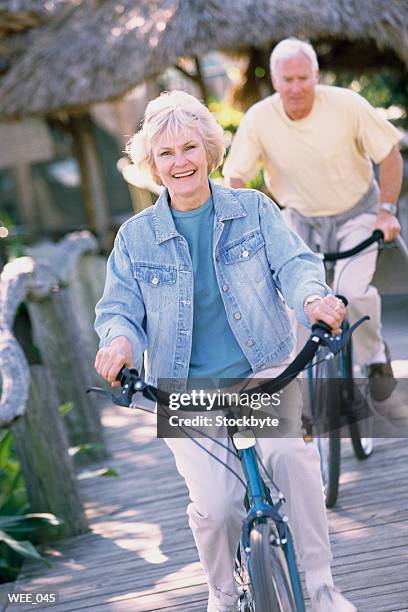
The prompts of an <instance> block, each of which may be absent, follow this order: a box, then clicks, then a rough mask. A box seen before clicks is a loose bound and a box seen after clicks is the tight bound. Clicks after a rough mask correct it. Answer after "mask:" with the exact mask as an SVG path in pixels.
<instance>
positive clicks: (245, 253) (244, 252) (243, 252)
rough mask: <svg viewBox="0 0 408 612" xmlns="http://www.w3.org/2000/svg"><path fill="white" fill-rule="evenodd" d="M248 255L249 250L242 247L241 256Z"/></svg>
mask: <svg viewBox="0 0 408 612" xmlns="http://www.w3.org/2000/svg"><path fill="white" fill-rule="evenodd" d="M248 255H249V251H247V250H246V249H244V250H243V251H242V257H248Z"/></svg>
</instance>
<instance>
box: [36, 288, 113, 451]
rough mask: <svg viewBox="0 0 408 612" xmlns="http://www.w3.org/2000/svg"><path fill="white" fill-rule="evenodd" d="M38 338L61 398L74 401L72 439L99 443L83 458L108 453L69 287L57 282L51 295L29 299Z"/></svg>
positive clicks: (69, 418) (70, 419) (69, 424)
mask: <svg viewBox="0 0 408 612" xmlns="http://www.w3.org/2000/svg"><path fill="white" fill-rule="evenodd" d="M27 307H28V311H29V314H30V319H31V323H32V326H33V334H34V338H35V342H36V344H37V345H38V347H39V349H40V351H41V355H42V359H43V361H44V363H45V364H46V365H47V366H48V367H49V369H50V370H51V372H52V374H53V376H54V380H55V381H56V386H57V390H58V395H59V396H60V398H61V400H62V402H64V403H65V402H72V403H73V409H72V410H71V411H70V412H69V413H68V414H67V415H66V416H65V419H66V423H67V428H68V436H69V440H70V443H71V444H72V445H74V446H77V445H81V444H93V445H97V446H96V448H95V449H94V450H91V451H89V452H87V453H86V455H85V454H84V456H83V458H84V459H87V458H89V459H99V458H101V457H104V456H106V452H105V444H104V438H103V431H102V425H101V421H100V416H99V411H100V404H99V405H98V403H97V400H96V399H95V397H94V396H91V395H88V394H87V393H86V389H87V387H89V386H92V385H93V383H94V379H95V374H94V371H93V368H92V364H91V363H90V362H89V354H88V352H87V351H86V349H85V344H84V341H83V336H82V334H81V329H80V326H79V325H78V321H77V318H76V314H75V310H74V308H73V305H72V301H71V296H70V291H69V289H68V288H67V287H59V286H58V285H55V286H54V287H53V290H52V292H51V295H49V296H47V297H45V298H43V299H39V300H35V299H34V297H33V296H32V295H31V297H30V299H29V301H28V302H27Z"/></svg>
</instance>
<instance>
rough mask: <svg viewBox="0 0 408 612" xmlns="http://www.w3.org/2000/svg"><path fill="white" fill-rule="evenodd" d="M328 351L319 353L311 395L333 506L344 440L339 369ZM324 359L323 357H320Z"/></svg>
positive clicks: (329, 500)
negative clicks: (327, 357)
mask: <svg viewBox="0 0 408 612" xmlns="http://www.w3.org/2000/svg"><path fill="white" fill-rule="evenodd" d="M325 355H327V351H325V350H324V349H322V350H321V351H319V353H318V360H319V362H318V363H317V365H316V366H315V368H314V377H313V385H312V397H311V414H312V436H313V440H314V441H315V444H316V446H317V448H318V451H319V455H320V469H321V473H322V480H323V488H324V496H325V502H326V507H327V508H332V507H333V506H334V505H335V503H336V501H337V496H338V492H339V479H340V464H341V441H340V431H339V427H340V402H339V399H340V398H339V394H338V385H336V384H335V381H336V380H337V379H338V369H337V364H336V361H335V360H333V359H330V360H326V359H323V358H324V356H325ZM320 360H322V361H320Z"/></svg>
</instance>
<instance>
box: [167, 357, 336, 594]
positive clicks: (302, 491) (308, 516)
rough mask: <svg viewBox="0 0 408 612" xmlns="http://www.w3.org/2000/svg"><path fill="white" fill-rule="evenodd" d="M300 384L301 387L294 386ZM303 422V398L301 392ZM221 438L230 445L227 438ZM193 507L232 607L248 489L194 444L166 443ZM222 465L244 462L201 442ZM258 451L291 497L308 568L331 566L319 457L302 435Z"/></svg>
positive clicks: (290, 510)
mask: <svg viewBox="0 0 408 612" xmlns="http://www.w3.org/2000/svg"><path fill="white" fill-rule="evenodd" d="M282 369H284V366H283V365H282V366H280V367H275V368H270V369H269V370H264V371H263V372H261V373H260V374H258V375H257V377H265V378H266V377H267V378H273V377H276V376H278V374H279V373H280V372H281V371H282ZM292 385H296V383H292ZM296 394H297V397H298V405H297V406H293V409H294V410H296V411H297V414H298V418H299V423H300V414H301V409H302V406H301V398H300V393H299V391H298V390H297V388H296ZM218 440H219V441H220V442H222V443H224V444H226V445H227V444H229V445H230V448H231V441H230V440H229V439H228V437H227V435H226V432H225V437H223V438H222V439H220V438H218ZM165 442H166V444H167V445H168V447H169V448H170V450H171V451H172V453H173V455H174V457H175V460H176V465H177V469H178V471H179V473H180V474H181V476H182V477H183V478H184V480H185V482H186V485H187V488H188V491H189V495H190V500H191V503H190V504H189V506H188V508H187V514H188V518H189V524H190V528H191V530H192V532H193V535H194V539H195V542H196V545H197V549H198V553H199V557H200V561H201V564H202V566H203V568H204V571H205V573H206V575H207V580H208V583H209V585H210V586H211V587H212V589H213V591H214V592H215V593H216V594H217V599H218V602H219V604H220V606H231V605H234V603H235V602H236V600H237V597H238V593H237V587H236V585H235V581H234V578H233V569H234V559H235V554H236V551H237V545H238V542H239V537H240V532H241V527H242V520H243V518H244V516H245V508H244V505H243V498H244V493H245V491H244V488H243V485H242V484H241V483H240V482H239V481H238V480H237V479H236V478H235V477H234V476H233V475H232V474H231V473H230V472H229V471H228V470H227V469H226V468H225V467H224V466H223V465H221V464H220V463H218V462H217V461H216V460H215V459H214V458H213V457H211V456H209V455H208V454H207V453H205V452H204V450H202V449H200V448H198V447H197V446H196V445H195V444H194V442H193V441H192V440H188V439H187V440H186V439H183V438H181V439H180V438H179V439H166V440H165ZM198 442H199V443H200V444H202V445H203V446H205V448H206V449H208V450H209V451H210V452H211V453H213V454H214V455H216V456H217V457H218V458H219V459H221V461H222V462H223V463H225V464H227V465H228V466H230V467H231V468H232V469H233V470H234V471H236V472H237V473H238V474H240V475H241V477H242V476H243V475H242V470H241V465H240V462H239V460H238V458H237V457H236V456H235V455H233V454H231V453H229V452H228V451H227V450H226V449H225V448H222V447H220V446H219V445H217V444H216V442H214V440H209V439H207V438H198ZM257 449H258V452H260V454H261V456H262V461H263V462H264V464H265V467H266V468H267V469H268V470H269V471H270V472H272V475H273V478H274V480H275V482H276V483H277V485H278V486H279V488H280V490H281V491H282V492H283V494H284V495H285V498H286V504H285V506H284V512H285V513H286V514H287V515H288V517H289V525H290V527H291V531H292V534H293V537H294V541H295V546H296V550H297V554H298V557H299V561H300V565H301V567H302V569H305V570H307V569H318V568H321V567H323V566H327V565H329V564H330V562H331V553H330V544H329V536H328V524H327V518H326V511H325V505H324V496H323V485H322V480H321V475H320V462H319V455H318V451H317V450H316V447H315V445H314V444H313V443H308V444H305V442H304V441H303V438H302V437H300V436H299V437H292V438H273V439H271V438H258V440H257Z"/></svg>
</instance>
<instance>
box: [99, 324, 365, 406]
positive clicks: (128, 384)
mask: <svg viewBox="0 0 408 612" xmlns="http://www.w3.org/2000/svg"><path fill="white" fill-rule="evenodd" d="M369 318H370V317H368V316H365V317H362V318H361V319H359V320H358V321H356V323H354V325H352V326H351V327H350V328H349V329H348V330H347V331H343V332H342V333H341V334H340V335H338V336H332V335H331V328H330V327H329V326H328V325H326V324H325V323H323V321H319V322H318V323H315V324H314V325H313V326H312V333H311V335H310V337H309V339H308V340H307V342H306V344H305V345H304V347H303V349H302V350H301V351H300V353H299V354H298V355H297V356H296V357H295V359H294V360H293V361H292V362H291V363H290V364H289V365H288V367H287V368H286V369H285V370H284V371H283V372H281V374H280V375H279V376H278V377H277V378H275V379H273V380H268V381H266V382H264V383H260V384H258V385H257V387H255V388H251V389H250V390H246V392H247V393H248V395H249V396H250V395H252V394H253V393H259V392H263V393H269V394H273V393H275V392H277V391H280V390H282V389H283V388H284V387H286V385H288V384H289V383H290V382H291V381H292V380H293V379H294V378H296V376H297V375H298V374H299V373H300V372H301V371H302V370H304V368H305V367H306V366H307V364H308V363H310V362H311V361H312V359H313V357H314V356H315V354H316V352H317V349H318V348H319V346H320V345H323V346H326V347H327V348H328V349H329V351H330V352H331V353H332V354H333V355H336V354H337V353H339V352H340V351H341V350H342V349H343V348H345V346H346V345H347V343H348V342H349V340H350V337H351V335H352V333H353V332H354V331H355V329H357V327H359V326H360V325H361V324H362V323H363V322H364V321H366V320H367V319H369ZM117 380H119V382H120V384H121V387H122V390H121V394H120V395H115V394H113V393H110V392H109V391H105V390H104V389H100V388H98V387H91V388H90V389H87V393H89V392H91V391H94V392H97V393H100V394H102V395H104V396H105V397H108V398H109V399H110V400H111V401H112V402H113V403H115V404H117V405H118V406H129V405H130V404H131V402H132V397H133V395H134V394H135V393H138V392H140V393H142V395H143V396H144V397H145V398H147V399H150V400H152V401H155V402H158V403H160V404H162V405H165V406H168V405H169V401H170V396H169V394H168V393H166V392H165V391H161V390H160V389H157V388H156V387H154V386H152V385H149V384H147V383H146V382H145V381H144V380H143V379H142V378H141V377H140V376H139V374H138V372H137V370H135V369H134V368H127V367H123V368H122V369H121V370H120V372H119V374H118V376H117Z"/></svg>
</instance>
